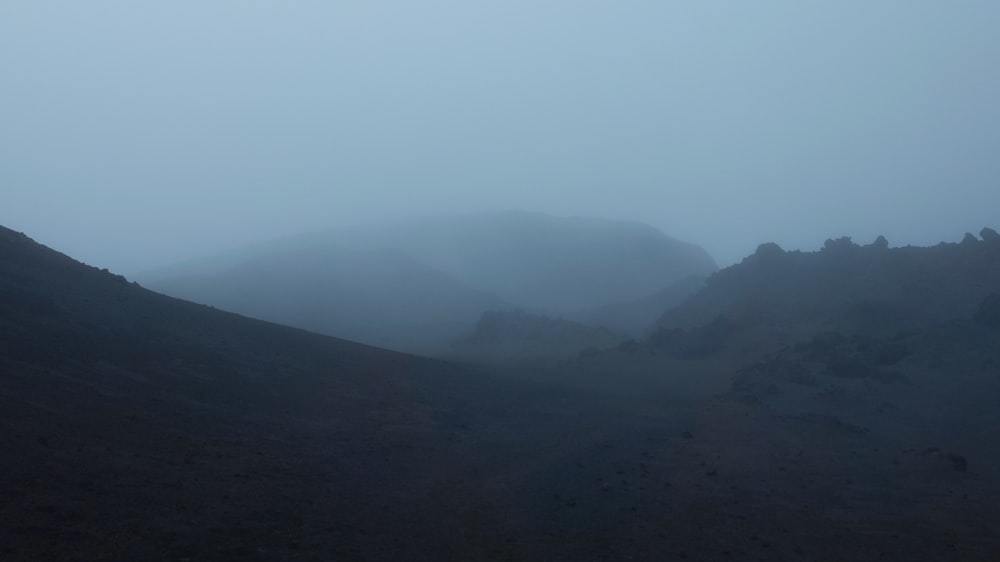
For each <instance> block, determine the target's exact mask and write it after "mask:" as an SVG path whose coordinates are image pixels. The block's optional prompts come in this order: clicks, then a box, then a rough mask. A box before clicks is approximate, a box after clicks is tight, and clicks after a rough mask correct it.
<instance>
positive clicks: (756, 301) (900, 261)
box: [654, 228, 1000, 344]
mask: <svg viewBox="0 0 1000 562" xmlns="http://www.w3.org/2000/svg"><path fill="white" fill-rule="evenodd" d="M982 235H983V238H984V239H983V240H980V239H978V238H976V237H974V236H972V235H971V234H969V235H967V236H966V238H965V239H964V241H963V242H961V243H941V244H938V245H937V246H932V247H926V248H925V247H911V246H907V247H900V248H890V247H889V245H888V242H887V241H886V240H885V239H884V238H880V239H879V240H876V241H875V242H873V243H872V244H869V245H864V246H862V245H858V244H855V243H853V242H852V241H851V240H850V239H849V238H841V239H838V240H828V241H827V242H826V244H825V245H824V247H823V248H822V249H821V250H820V251H817V252H799V251H794V252H786V251H783V250H782V249H781V248H780V247H778V246H777V245H775V244H762V245H761V246H760V247H759V248H758V249H757V251H756V252H755V253H754V254H753V255H751V256H748V257H747V258H746V259H744V260H743V262H742V263H739V264H737V265H735V266H732V267H729V268H726V269H725V270H722V271H719V272H717V273H716V274H714V275H712V276H711V277H709V278H708V280H707V281H706V284H705V288H704V289H703V290H701V291H700V292H698V293H697V294H695V295H694V296H692V297H691V298H689V299H688V300H686V301H685V302H684V303H682V304H681V305H679V306H677V307H675V308H673V309H671V310H669V311H667V312H666V313H665V314H664V315H663V317H662V318H661V319H660V320H659V322H658V325H659V327H660V328H661V329H662V330H665V331H670V330H676V329H694V328H698V327H700V326H706V325H708V324H710V323H712V322H713V321H716V320H717V319H719V318H720V317H722V318H723V319H724V321H725V322H728V323H730V324H732V325H733V326H734V327H744V328H747V329H748V330H752V331H753V332H755V333H756V335H757V336H758V337H759V338H761V339H766V340H769V341H772V342H777V343H782V344H787V343H794V342H795V341H798V340H801V339H808V338H810V337H812V336H814V335H816V334H819V333H822V332H824V331H842V332H847V333H859V334H868V335H894V334H896V333H898V332H900V331H913V330H919V329H921V328H924V327H929V326H934V325H936V324H938V323H941V322H947V321H949V320H953V319H959V318H969V317H971V316H972V314H974V313H975V311H976V309H977V307H978V306H979V305H980V303H981V302H982V301H983V299H984V298H986V297H987V296H988V295H989V294H990V293H992V292H995V291H997V288H998V287H1000V236H997V235H996V233H995V232H994V231H992V230H991V229H988V228H986V229H983V232H982ZM654 337H655V336H654Z"/></svg>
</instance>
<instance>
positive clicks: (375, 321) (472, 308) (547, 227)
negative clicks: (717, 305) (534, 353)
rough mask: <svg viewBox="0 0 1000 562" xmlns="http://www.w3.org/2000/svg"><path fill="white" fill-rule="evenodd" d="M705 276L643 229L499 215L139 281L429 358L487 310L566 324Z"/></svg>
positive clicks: (682, 249) (388, 228)
mask: <svg viewBox="0 0 1000 562" xmlns="http://www.w3.org/2000/svg"><path fill="white" fill-rule="evenodd" d="M714 270H715V263H714V262H713V260H712V259H711V257H709V256H708V254H706V253H705V251H704V250H702V249H701V248H698V247H697V246H694V245H691V244H687V243H683V242H679V241H677V240H674V239H672V238H669V237H668V236H666V235H665V234H663V233H662V232H660V231H658V230H656V229H654V228H652V227H649V226H646V225H642V224H638V223H627V222H614V221H602V220H596V219H578V218H555V217H550V216H547V215H542V214H537V213H522V212H506V213H490V214H482V215H469V216H444V217H435V218H425V219H414V220H409V221H402V222H398V223H392V224H389V225H384V226H380V227H368V228H355V229H339V230H330V231H325V232H319V233H315V234H310V235H304V236H299V237H294V238H289V239H285V240H278V241H274V242H272V243H268V244H263V245H260V246H256V247H251V248H245V249H242V250H239V251H237V252H233V253H231V254H227V255H222V256H218V257H216V258H213V259H211V260H201V261H196V262H190V263H186V264H179V265H176V266H172V267H169V268H166V269H163V270H160V271H158V272H153V273H150V274H147V275H144V276H143V277H142V278H141V280H142V281H143V283H145V284H146V285H148V286H150V287H153V288H155V289H157V290H160V291H163V292H165V293H168V294H171V295H175V296H179V297H183V298H188V299H191V300H194V301H197V302H202V303H206V304H211V305H213V306H218V307H220V308H224V309H226V310H231V311H234V312H239V313H242V314H248V315H251V316H256V317H259V318H264V319H267V320H273V321H278V322H282V323H286V324H289V325H293V326H298V327H302V328H307V329H311V330H317V331H320V332H322V333H325V334H330V335H335V336H339V337H345V338H349V339H354V340H357V341H362V342H365V343H369V344H375V345H381V346H386V347H390V348H394V349H400V350H407V351H421V352H434V351H436V350H437V349H439V348H441V347H442V346H444V345H445V344H447V343H450V342H451V341H452V340H453V339H454V338H455V337H457V336H458V335H459V334H461V333H465V332H468V331H470V330H471V329H473V327H474V325H475V322H476V320H477V319H478V318H479V316H480V315H481V314H482V313H483V312H485V311H486V310H490V309H511V308H514V307H517V308H522V309H526V310H532V311H535V312H543V313H550V314H565V313H568V312H571V311H575V310H580V309H592V308H595V307H598V306H601V305H606V304H612V303H620V302H624V301H630V300H635V299H639V298H644V297H648V296H649V295H651V294H653V293H655V292H656V291H659V290H661V289H662V288H663V287H664V286H667V285H669V284H670V283H672V282H674V281H677V280H680V279H683V278H686V277H688V276H691V275H706V274H708V273H711V272H712V271H714Z"/></svg>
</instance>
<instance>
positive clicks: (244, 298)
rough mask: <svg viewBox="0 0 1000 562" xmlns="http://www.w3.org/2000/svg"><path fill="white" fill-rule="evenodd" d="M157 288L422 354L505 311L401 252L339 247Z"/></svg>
mask: <svg viewBox="0 0 1000 562" xmlns="http://www.w3.org/2000/svg"><path fill="white" fill-rule="evenodd" d="M151 286H152V287H154V288H156V289H157V290H160V291H163V292H165V293H168V294H170V295H173V296H176V297H180V298H185V299H189V300H192V301H195V302H199V303H204V304H211V305H213V306H216V307H218V308H221V309H223V310H228V311H233V312H239V313H240V314H245V315H247V316H252V317H254V318H260V319H263V320H269V321H272V322H277V323H281V324H286V325H289V326H295V327H298V328H303V329H306V330H310V331H313V332H318V333H321V334H327V335H331V336H336V337H342V338H346V339H351V340H356V341H361V342H364V343H367V344H371V345H377V346H379V347H385V348H390V349H396V350H402V351H410V352H423V353H433V352H436V351H439V348H440V347H441V346H442V345H443V344H444V342H448V341H451V340H453V339H455V338H457V337H458V336H459V335H461V334H464V333H465V332H468V331H469V330H471V329H472V327H473V326H474V325H475V323H476V321H477V320H478V318H479V315H480V314H481V312H482V311H483V310H487V309H496V308H501V309H502V308H505V307H507V305H506V304H505V303H504V302H503V301H502V300H501V299H499V298H498V297H496V296H494V295H490V294H487V293H484V292H482V291H478V290H476V289H473V288H471V287H468V286H466V285H464V284H463V283H461V282H459V281H456V280H455V279H453V278H451V277H449V276H448V275H446V274H444V273H441V272H439V271H436V270H434V269H432V268H430V267H428V266H426V265H424V264H422V263H420V262H418V261H416V260H414V259H412V258H410V257H409V256H406V255H403V254H401V253H399V252H395V251H390V250H368V251H360V250H347V249H342V248H337V247H333V246H307V247H303V248H300V249H296V250H289V251H285V252H281V253H274V254H267V255H263V256H260V257H256V258H253V259H249V260H248V261H245V262H242V263H239V264H238V265H234V266H232V267H231V268H229V269H226V270H224V271H221V272H218V273H215V274H203V275H192V276H187V277H176V278H172V279H165V280H161V281H156V282H153V283H152V284H151Z"/></svg>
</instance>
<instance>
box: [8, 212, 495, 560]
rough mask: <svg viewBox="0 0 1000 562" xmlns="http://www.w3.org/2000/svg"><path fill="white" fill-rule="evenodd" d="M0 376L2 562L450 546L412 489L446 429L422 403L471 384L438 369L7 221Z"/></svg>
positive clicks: (481, 540) (391, 552)
mask: <svg viewBox="0 0 1000 562" xmlns="http://www.w3.org/2000/svg"><path fill="white" fill-rule="evenodd" d="M418 377H419V381H420V385H419V386H417V385H416V384H414V381H415V380H416V379H417V378H418ZM0 378H2V386H0V412H2V414H0V440H2V441H0V449H2V450H3V451H4V454H3V456H2V458H3V461H2V462H0V497H3V498H4V502H3V503H2V506H0V557H2V558H4V559H6V560H15V559H76V558H78V559H88V560H92V559H119V560H126V559H129V560H140V559H142V560H152V559H171V560H173V559H183V558H193V559H208V558H212V559H269V560H270V559H282V558H285V557H288V556H290V555H294V554H296V553H297V552H300V551H301V549H307V550H308V549H315V548H319V547H320V546H321V547H322V552H324V553H325V554H324V555H323V557H327V556H330V557H338V556H348V557H354V556H356V555H357V554H358V553H359V552H362V551H364V552H367V553H368V554H369V555H370V556H372V557H375V558H378V557H384V558H391V557H393V556H397V555H398V554H399V551H400V548H401V547H400V546H399V544H398V541H404V540H405V541H411V544H412V545H413V546H414V547H415V548H424V549H426V552H427V553H428V554H427V557H432V555H433V553H437V554H438V555H440V554H442V550H441V549H446V548H448V549H450V548H452V547H451V546H450V545H449V541H450V539H449V538H448V537H447V536H446V535H445V533H444V532H443V531H442V530H440V529H438V528H437V525H447V524H448V523H449V521H451V520H450V519H448V514H447V513H446V512H441V513H438V512H433V513H432V514H433V516H434V517H440V518H442V520H441V522H440V523H437V524H433V525H431V524H428V525H421V524H420V523H419V520H420V518H419V517H418V516H415V515H414V514H413V510H418V511H419V510H424V507H422V506H421V505H420V504H421V502H420V500H419V499H418V498H414V497H407V496H408V495H409V494H412V492H411V491H410V490H409V489H408V487H409V486H412V485H414V484H415V482H416V481H417V480H419V479H421V478H423V477H424V476H422V475H424V474H426V473H427V472H428V470H430V468H428V463H430V460H429V459H431V458H434V455H435V453H436V451H439V450H440V447H438V448H437V449H435V445H440V443H443V439H440V437H441V435H442V433H441V432H443V431H446V430H447V424H445V425H444V426H442V425H441V423H440V421H439V420H438V419H437V418H436V416H437V414H436V410H435V408H434V407H433V406H431V405H430V404H429V401H430V400H431V399H432V398H433V399H434V400H437V402H438V403H442V402H447V399H446V398H444V396H445V395H446V392H445V389H446V388H449V387H452V386H454V387H455V388H457V390H456V391H455V392H462V386H461V384H459V382H460V381H461V380H462V379H463V378H464V377H463V376H462V374H460V373H458V372H456V371H455V370H453V369H450V368H449V367H448V366H446V365H443V364H441V363H437V362H431V361H428V360H423V359H418V358H414V357H409V356H405V355H400V354H396V353H392V352H387V351H383V350H379V349H375V348H370V347H365V346H361V345H357V344H353V343H349V342H344V341H339V340H335V339H331V338H327V337H321V336H317V335H313V334H309V333H305V332H301V331H298V330H294V329H291V328H285V327H281V326H277V325H272V324H266V323H263V322H259V321H253V320H248V319H245V318H242V317H238V316H235V315H232V314H227V313H222V312H217V311H213V310H210V309H208V308H207V307H203V306H198V305H194V304H190V303H186V302H182V301H178V300H175V299H172V298H168V297H164V296H161V295H157V294H155V293H151V292H149V291H146V290H144V289H142V288H140V287H138V286H137V285H134V284H130V283H127V282H126V281H125V280H124V278H121V277H118V276H114V275H112V274H109V273H107V272H102V271H98V270H96V269H94V268H91V267H87V266H84V265H81V264H79V263H77V262H74V261H73V260H71V259H69V258H67V257H65V256H63V255H61V254H58V253H56V252H54V251H51V250H49V249H47V248H44V247H41V246H38V245H37V244H34V243H33V242H31V241H30V240H29V239H28V238H26V237H24V236H23V235H20V234H17V233H14V232H12V231H9V230H6V229H2V230H0ZM466 390H468V389H466ZM438 394H440V396H438ZM387 504H393V505H396V506H397V507H396V511H395V512H388V513H387V512H385V506H386V505H387ZM444 504H445V505H447V502H444ZM424 511H426V510H424ZM425 514H426V513H425ZM400 517H402V518H403V521H400V520H399V518H400ZM400 525H404V526H403V527H400ZM469 532H471V533H472V534H473V535H474V536H476V537H478V540H477V541H474V543H470V544H475V545H476V548H479V547H481V548H483V549H488V548H489V545H490V544H491V538H490V536H488V535H489V534H490V532H488V531H487V532H486V535H481V534H479V533H478V532H477V531H476V530H475V529H469ZM393 541H397V542H395V543H394V542H393ZM456 548H460V547H456ZM315 552H317V551H314V552H313V554H314V555H315ZM479 552H480V554H481V553H482V552H484V551H479Z"/></svg>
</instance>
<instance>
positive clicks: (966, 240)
mask: <svg viewBox="0 0 1000 562" xmlns="http://www.w3.org/2000/svg"><path fill="white" fill-rule="evenodd" d="M978 243H979V239H978V238H976V237H975V235H973V234H972V233H971V232H966V233H965V236H964V237H962V244H978Z"/></svg>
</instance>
